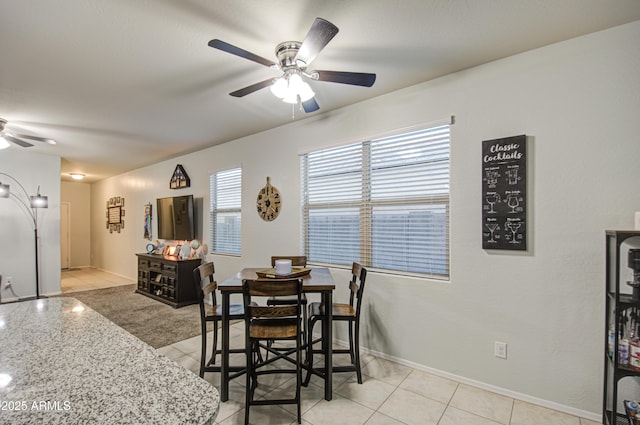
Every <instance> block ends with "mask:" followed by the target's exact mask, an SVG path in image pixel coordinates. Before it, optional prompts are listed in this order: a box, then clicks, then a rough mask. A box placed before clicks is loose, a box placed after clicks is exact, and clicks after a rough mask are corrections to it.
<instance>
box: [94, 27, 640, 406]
mask: <svg viewBox="0 0 640 425" xmlns="http://www.w3.org/2000/svg"><path fill="white" fill-rule="evenodd" d="M637 40H640V22H635V23H632V24H629V25H625V26H622V27H618V28H614V29H611V30H607V31H604V32H600V33H596V34H592V35H589V36H585V37H581V38H577V39H574V40H570V41H567V42H564V43H560V44H556V45H552V46H548V47H545V48H542V49H538V50H534V51H530V52H527V53H524V54H520V55H517V56H514V57H510V58H506V59H503V60H500V61H496V62H493V63H489V64H486V65H484V66H480V67H477V68H473V69H469V70H465V71H462V72H459V73H456V74H452V75H449V76H447V77H444V78H440V79H437V80H433V81H430V82H426V83H423V84H420V85H417V86H414V87H411V88H408V89H404V90H401V91H397V92H394V93H391V94H388V95H385V96H381V97H379V98H376V99H373V100H370V101H367V102H363V103H360V104H357V105H353V106H350V107H347V108H344V109H341V110H338V111H333V112H328V113H326V114H322V115H318V116H313V117H311V118H308V119H304V120H297V121H295V122H292V123H291V124H289V125H286V126H283V127H280V128H276V129H273V130H270V131H266V132H264V133H261V134H257V135H253V136H250V137H246V138H244V139H241V140H237V141H234V142H231V143H227V144H224V145H222V146H217V147H213V148H210V149H207V150H204V151H201V152H197V153H193V154H190V155H185V156H183V157H180V158H176V159H174V160H171V161H166V162H163V163H160V164H157V165H154V166H151V167H147V168H143V169H139V170H136V171H133V172H130V173H127V174H124V175H121V176H118V177H115V178H111V179H108V180H105V181H102V182H100V183H97V184H95V185H94V187H93V190H92V214H93V218H94V220H93V224H92V232H93V239H92V243H93V247H92V250H93V252H94V255H95V257H94V258H93V261H94V264H95V265H97V266H98V267H102V268H105V269H108V270H112V271H114V272H116V273H119V274H124V275H127V276H131V277H132V278H135V276H136V259H135V257H134V255H133V253H134V252H142V251H143V248H144V245H145V241H144V240H143V239H142V235H143V205H144V204H145V203H146V202H154V201H155V199H156V198H158V197H162V196H170V195H176V194H186V193H193V194H194V195H195V196H196V197H200V198H203V200H204V205H205V209H206V206H207V205H208V201H209V199H208V174H209V173H211V172H213V171H217V170H221V169H226V168H230V167H233V166H238V165H241V166H242V167H243V206H244V209H243V217H242V226H243V238H242V243H243V250H242V257H241V258H235V257H227V256H210V258H212V259H213V260H214V261H215V262H216V271H217V278H218V279H219V280H223V279H225V278H226V277H228V276H230V275H231V274H232V273H234V272H235V271H237V270H238V269H239V268H241V267H250V266H264V265H266V264H267V263H268V258H269V256H270V255H272V254H283V253H297V252H299V245H300V196H299V193H300V183H299V163H298V154H300V153H302V152H306V151H309V150H314V149H318V148H323V147H326V146H331V145H336V144H342V143H347V142H351V141H356V140H362V139H365V138H368V137H372V136H376V135H379V134H382V133H385V132H388V131H389V130H393V129H401V128H405V127H409V126H414V125H420V124H423V123H428V122H431V121H434V120H438V119H442V118H446V117H448V116H449V115H455V117H456V124H455V125H454V126H453V128H452V153H451V156H452V160H451V281H450V282H445V283H443V282H436V281H430V280H427V279H416V278H405V277H400V276H393V275H382V274H376V273H371V274H370V275H369V279H368V283H367V290H366V292H367V293H366V297H367V303H366V306H365V312H364V320H363V324H364V330H363V334H364V340H363V341H362V342H363V345H365V346H366V347H369V348H370V349H372V350H375V351H379V352H383V353H386V354H388V355H390V356H395V357H397V358H401V359H404V360H406V361H408V362H413V363H415V364H417V365H422V366H424V367H426V368H433V369H435V370H439V371H443V372H446V373H449V374H454V375H457V376H460V377H463V378H465V379H468V380H472V381H477V382H480V383H484V384H486V385H490V386H495V387H498V388H501V389H503V390H504V391H507V392H509V391H511V392H513V393H515V394H521V395H523V396H524V397H525V398H526V397H529V398H532V399H535V400H547V401H548V403H547V404H548V405H550V406H556V407H560V408H564V409H565V410H567V411H573V412H575V413H578V414H585V415H587V416H589V412H592V414H591V417H593V418H597V417H598V412H599V411H600V405H601V390H602V383H601V380H602V363H603V354H602V352H603V340H604V336H603V331H604V323H603V322H604V318H603V316H604V313H603V305H604V299H603V298H604V297H603V296H604V261H603V260H604V258H603V257H604V231H605V229H609V228H631V227H632V226H633V213H634V212H635V211H640V193H639V191H638V182H640V166H639V165H638V160H639V159H640V140H639V138H638V137H639V136H638V135H639V134H640V120H638V111H640V81H639V79H638V69H640V50H639V49H638V48H637ZM229 101H233V100H231V99H230V100H229ZM274 101H275V100H274ZM212 113H214V111H212ZM250 118H251V117H250V116H248V117H247V119H250ZM518 134H526V135H527V136H529V146H528V164H527V167H528V179H529V180H528V184H529V188H528V192H529V198H528V202H529V210H528V212H527V213H528V221H529V227H528V229H529V234H528V243H529V249H528V250H527V252H520V253H509V252H503V251H502V252H496V251H485V250H483V249H482V245H481V233H482V229H481V206H482V199H481V145H482V144H481V142H482V141H483V140H487V139H494V138H500V137H508V136H514V135H518ZM177 163H180V164H182V165H183V166H184V168H185V169H186V171H187V173H188V174H189V175H190V177H191V182H192V187H191V188H190V189H183V190H180V191H171V190H169V189H168V184H169V179H170V177H171V174H172V172H173V169H174V167H175V165H176V164H177ZM266 176H270V177H271V183H272V184H273V185H274V186H276V187H277V188H278V189H279V190H280V192H281V193H282V195H283V210H282V213H281V214H280V216H279V217H278V219H277V220H275V221H274V222H271V223H266V222H263V221H262V220H261V219H260V218H259V217H258V215H257V214H256V212H255V207H254V205H255V199H256V195H257V193H258V190H259V189H260V188H261V187H262V186H263V185H264V183H265V177H266ZM112 196H124V197H125V198H126V219H125V220H126V228H125V229H124V231H123V233H122V234H109V233H108V232H107V231H106V230H105V202H106V200H107V199H108V198H109V197H112ZM202 220H203V228H204V229H205V231H206V232H208V228H209V223H208V217H207V216H206V215H205V216H204V217H202ZM154 226H155V223H154ZM346 273H347V272H346V271H344V270H334V277H335V278H336V279H337V281H338V282H342V281H346ZM345 296H346V289H345V288H341V289H340V290H339V291H338V294H337V296H336V298H338V299H340V298H343V297H345ZM339 336H342V337H343V338H344V335H343V334H342V335H340V334H339ZM496 340H499V341H505V342H507V343H508V347H509V349H508V350H509V351H508V360H500V359H497V358H495V357H494V355H493V345H494V341H496Z"/></svg>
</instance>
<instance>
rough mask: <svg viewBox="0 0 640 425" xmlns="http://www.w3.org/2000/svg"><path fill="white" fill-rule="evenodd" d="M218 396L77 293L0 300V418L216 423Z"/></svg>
mask: <svg viewBox="0 0 640 425" xmlns="http://www.w3.org/2000/svg"><path fill="white" fill-rule="evenodd" d="M219 402H220V396H219V393H218V391H217V390H216V389H215V388H214V387H212V386H211V385H210V384H209V383H208V382H206V381H205V380H203V379H201V378H200V377H198V376H197V375H195V374H194V373H192V372H190V371H189V370H187V369H184V368H183V367H182V366H180V365H178V364H177V363H175V362H173V361H172V360H170V359H168V358H167V357H165V356H163V355H161V354H159V353H158V352H156V350H155V349H153V348H152V347H151V346H149V345H147V344H145V343H144V342H142V341H141V340H139V339H138V338H136V337H135V336H133V335H131V334H130V333H128V332H127V331H125V330H124V329H122V328H120V327H118V326H116V325H115V324H114V323H112V322H111V321H109V320H108V319H106V318H105V317H103V316H102V315H100V314H98V313H97V312H95V311H93V310H92V309H90V308H89V307H87V306H85V305H84V304H82V303H81V302H79V301H78V300H76V299H74V298H47V299H40V300H33V301H25V302H20V303H12V304H3V305H0V424H5V423H7V424H9V423H10V424H12V425H17V424H34V423H46V424H63V423H64V424H109V425H113V424H137V425H142V424H180V425H183V424H198V425H200V424H204V425H207V424H213V422H214V419H215V417H216V415H217V414H218V407H219Z"/></svg>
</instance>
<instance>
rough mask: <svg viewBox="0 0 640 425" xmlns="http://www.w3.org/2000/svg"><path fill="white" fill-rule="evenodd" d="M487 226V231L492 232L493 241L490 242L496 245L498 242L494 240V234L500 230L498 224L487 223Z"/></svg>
mask: <svg viewBox="0 0 640 425" xmlns="http://www.w3.org/2000/svg"><path fill="white" fill-rule="evenodd" d="M485 226H487V229H489V231H490V232H491V239H489V241H488V242H490V243H496V240H495V239H494V238H493V233H494V232H495V231H496V229H498V223H487V224H485Z"/></svg>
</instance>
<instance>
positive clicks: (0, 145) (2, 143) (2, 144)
mask: <svg viewBox="0 0 640 425" xmlns="http://www.w3.org/2000/svg"><path fill="white" fill-rule="evenodd" d="M9 146H10V145H9V142H7V139H5V138H4V137H2V134H0V149H6V148H8V147H9Z"/></svg>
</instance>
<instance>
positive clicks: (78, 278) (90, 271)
mask: <svg viewBox="0 0 640 425" xmlns="http://www.w3.org/2000/svg"><path fill="white" fill-rule="evenodd" d="M132 283H135V281H134V280H132V279H130V278H128V277H124V276H119V275H117V274H113V273H109V272H105V271H102V270H99V269H96V268H93V267H85V268H73V269H65V270H62V272H61V282H60V287H61V288H60V289H61V290H62V293H64V294H66V293H68V292H77V291H89V290H91V289H102V288H110V287H112V286H120V285H131V284H132Z"/></svg>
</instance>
